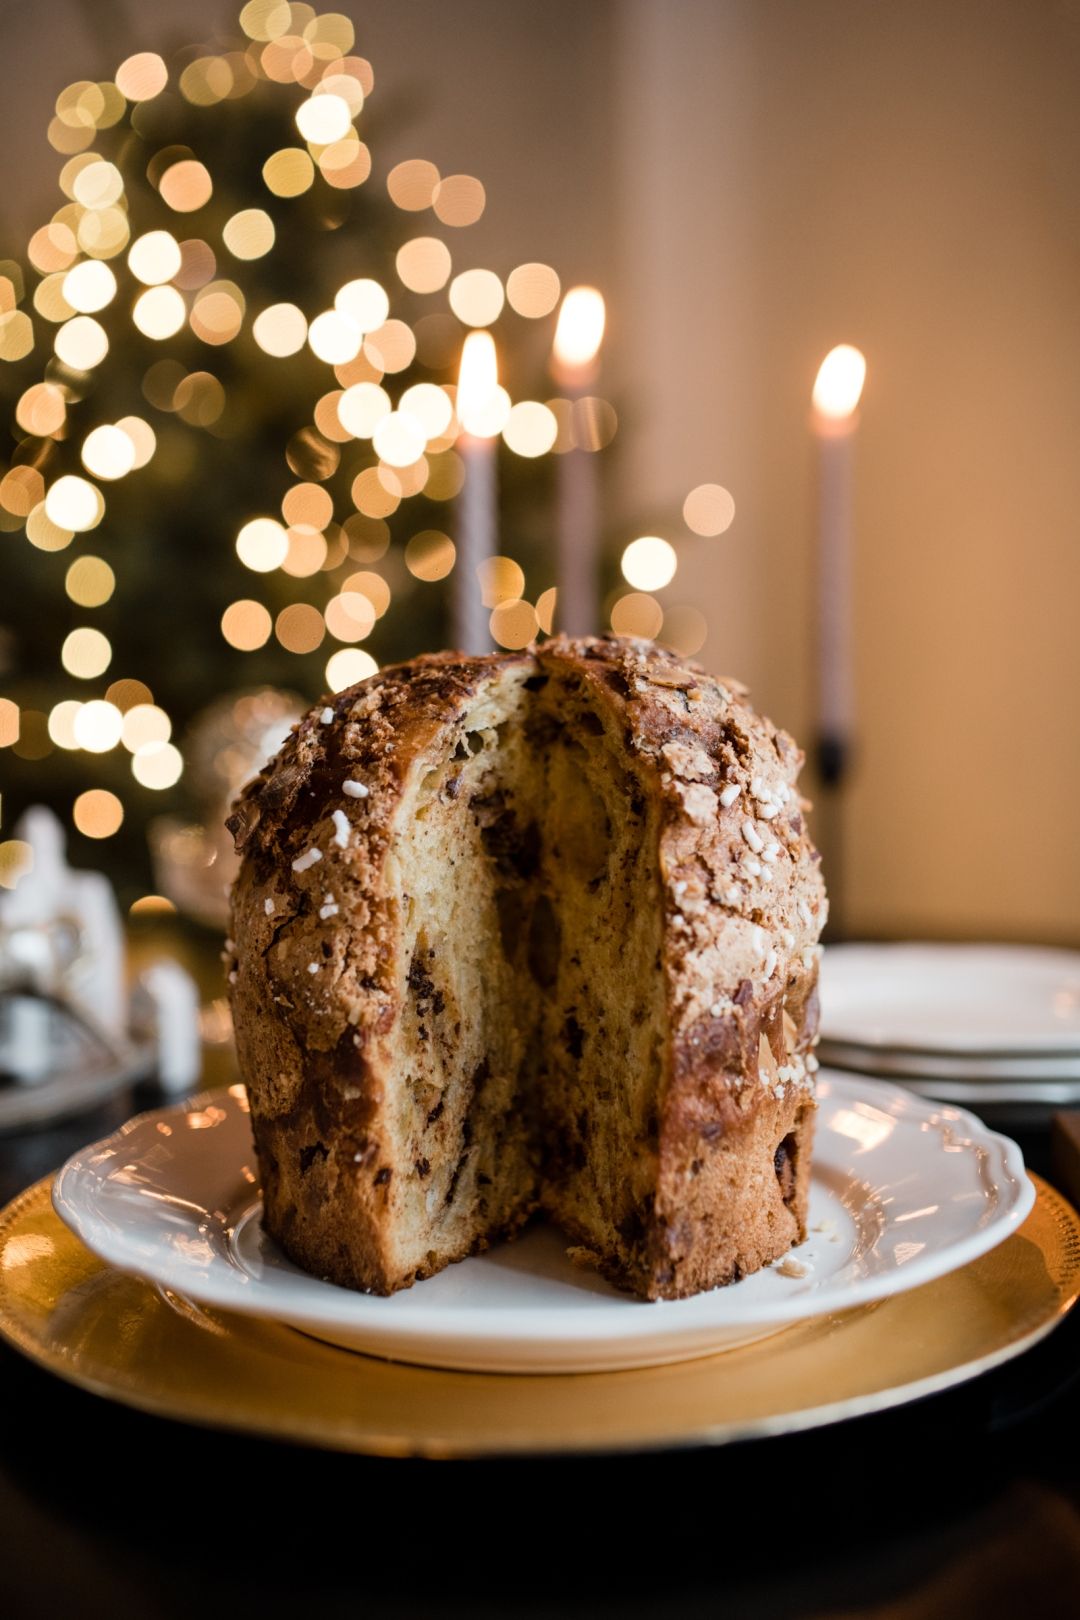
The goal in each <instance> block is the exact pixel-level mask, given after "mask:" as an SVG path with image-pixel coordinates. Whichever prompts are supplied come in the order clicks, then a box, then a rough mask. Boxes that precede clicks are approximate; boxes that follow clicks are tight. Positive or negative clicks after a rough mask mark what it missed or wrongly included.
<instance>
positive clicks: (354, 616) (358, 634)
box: [325, 591, 376, 641]
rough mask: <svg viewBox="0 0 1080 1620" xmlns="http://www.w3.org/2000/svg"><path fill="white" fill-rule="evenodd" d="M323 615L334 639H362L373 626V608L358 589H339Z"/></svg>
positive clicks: (368, 633) (369, 632)
mask: <svg viewBox="0 0 1080 1620" xmlns="http://www.w3.org/2000/svg"><path fill="white" fill-rule="evenodd" d="M325 617H326V628H327V629H328V630H329V632H330V634H331V635H332V636H333V637H334V639H335V641H363V639H364V637H365V636H369V635H370V634H371V632H372V630H373V629H374V628H375V617H376V615H375V609H374V607H373V606H372V604H371V602H370V601H369V600H368V598H367V597H366V596H364V595H363V594H362V593H361V592H360V591H340V592H339V593H338V595H337V596H333V597H331V599H330V601H329V602H327V604H326V614H325Z"/></svg>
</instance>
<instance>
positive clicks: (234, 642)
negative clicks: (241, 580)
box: [221, 598, 273, 652]
mask: <svg viewBox="0 0 1080 1620" xmlns="http://www.w3.org/2000/svg"><path fill="white" fill-rule="evenodd" d="M272 629H273V620H272V619H271V617H270V615H269V613H268V612H267V610H266V609H265V608H264V607H263V605H262V603H261V602H253V601H251V600H250V598H246V599H244V600H242V601H239V602H231V603H230V604H229V606H228V607H227V608H226V609H225V612H224V613H223V614H222V615H221V633H222V635H223V636H224V637H225V640H226V641H227V642H228V643H229V646H230V647H235V648H237V650H238V651H239V652H254V651H255V649H256V648H257V647H263V646H265V645H266V643H267V642H268V641H269V639H270V632H271V630H272Z"/></svg>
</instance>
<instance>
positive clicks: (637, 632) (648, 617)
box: [611, 591, 664, 641]
mask: <svg viewBox="0 0 1080 1620" xmlns="http://www.w3.org/2000/svg"><path fill="white" fill-rule="evenodd" d="M663 623H664V610H663V608H662V607H661V606H660V604H659V602H658V601H657V600H656V598H655V597H654V596H645V595H643V594H642V593H641V592H640V591H629V592H627V594H626V595H625V596H620V597H619V600H618V601H617V602H616V603H615V605H614V606H613V608H612V610H611V628H612V629H613V630H614V631H615V633H616V635H619V636H642V637H644V639H645V640H646V641H650V640H652V639H653V638H655V637H656V636H658V635H659V634H660V630H661V627H662V626H663Z"/></svg>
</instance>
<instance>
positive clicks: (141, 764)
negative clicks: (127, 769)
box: [131, 742, 184, 791]
mask: <svg viewBox="0 0 1080 1620" xmlns="http://www.w3.org/2000/svg"><path fill="white" fill-rule="evenodd" d="M183 769H184V761H183V759H182V757H181V755H180V750H179V749H178V748H175V747H174V746H173V744H172V743H168V742H152V743H144V744H143V746H142V747H141V748H140V749H139V750H138V752H137V753H136V754H135V755H134V757H133V759H132V761H131V774H132V775H133V776H134V778H135V780H136V782H139V783H141V784H142V786H143V787H147V788H154V789H157V790H158V791H160V790H162V789H164V788H171V787H172V786H173V784H174V783H176V782H178V781H179V780H180V777H181V774H182V772H183Z"/></svg>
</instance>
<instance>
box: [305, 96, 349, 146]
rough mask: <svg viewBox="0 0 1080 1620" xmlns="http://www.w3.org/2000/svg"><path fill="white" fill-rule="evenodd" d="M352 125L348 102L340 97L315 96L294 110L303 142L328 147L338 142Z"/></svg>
mask: <svg viewBox="0 0 1080 1620" xmlns="http://www.w3.org/2000/svg"><path fill="white" fill-rule="evenodd" d="M351 123H352V113H351V112H350V110H349V105H348V102H346V101H344V100H343V99H342V97H341V96H335V95H322V96H320V95H315V96H312V97H311V98H310V100H308V101H304V102H301V104H300V106H299V107H297V109H296V127H297V129H298V130H299V131H300V133H301V135H302V136H303V137H304V139H305V141H311V143H312V144H313V145H318V146H328V145H329V144H330V142H331V141H340V140H341V138H342V136H343V135H344V134H345V132H346V130H347V129H348V128H349V126H350V124H351Z"/></svg>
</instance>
